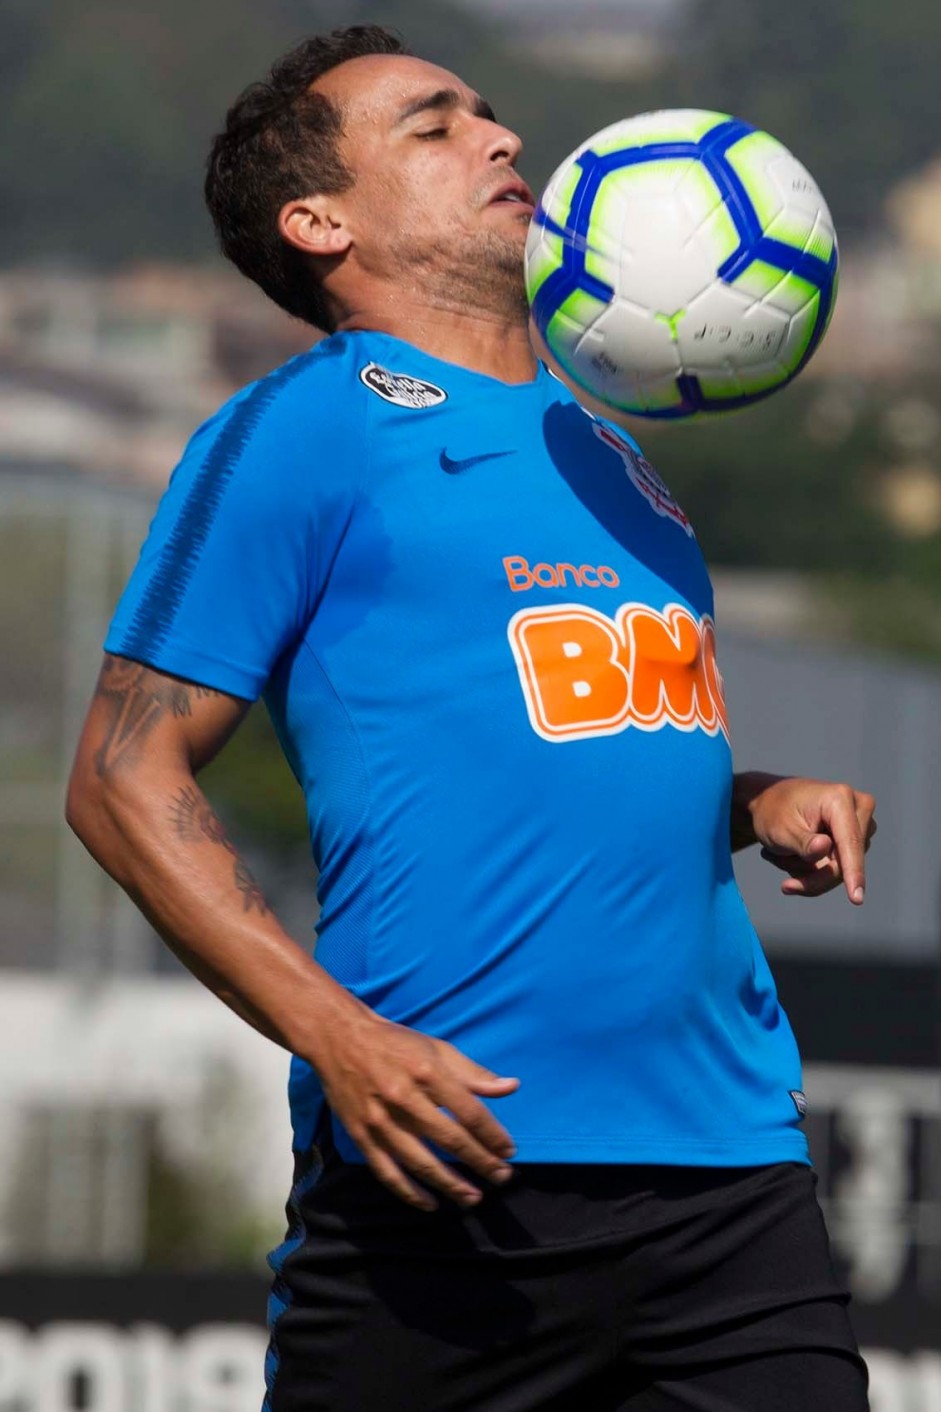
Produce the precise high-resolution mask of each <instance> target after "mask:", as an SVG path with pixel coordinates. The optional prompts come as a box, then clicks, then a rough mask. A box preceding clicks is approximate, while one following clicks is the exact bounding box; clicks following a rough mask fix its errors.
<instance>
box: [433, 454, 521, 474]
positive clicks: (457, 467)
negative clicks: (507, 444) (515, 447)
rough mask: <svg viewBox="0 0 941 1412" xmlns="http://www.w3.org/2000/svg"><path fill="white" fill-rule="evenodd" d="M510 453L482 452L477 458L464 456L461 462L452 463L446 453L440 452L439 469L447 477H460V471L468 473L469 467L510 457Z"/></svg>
mask: <svg viewBox="0 0 941 1412" xmlns="http://www.w3.org/2000/svg"><path fill="white" fill-rule="evenodd" d="M512 455H513V452H512V451H484V452H482V453H481V455H479V456H465V457H464V459H463V460H461V461H452V459H451V457H450V456H449V455H448V453H447V452H446V451H442V452H441V456H440V458H439V459H440V461H441V469H442V470H443V471H447V473H448V475H449V476H457V475H460V473H461V471H469V470H470V468H471V466H479V465H480V463H481V461H495V460H496V459H497V458H498V457H499V456H512Z"/></svg>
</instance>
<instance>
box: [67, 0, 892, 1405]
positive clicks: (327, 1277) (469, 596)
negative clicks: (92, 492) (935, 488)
mask: <svg viewBox="0 0 941 1412" xmlns="http://www.w3.org/2000/svg"><path fill="white" fill-rule="evenodd" d="M519 154H520V142H519V139H518V138H517V137H516V136H515V135H514V134H513V133H512V132H510V131H508V130H507V129H506V128H505V127H503V126H502V125H501V124H500V123H499V121H498V120H497V118H496V117H495V116H494V114H493V113H492V112H491V110H490V108H489V107H488V106H487V104H486V102H485V101H484V100H483V99H482V98H481V97H479V96H478V95H477V94H476V93H475V92H473V91H472V90H471V89H470V88H468V86H467V85H466V84H465V83H463V82H462V81H461V80H460V79H459V78H458V77H456V76H455V75H454V74H451V73H448V72H446V71H444V70H442V69H440V68H437V67H435V66H434V65H432V64H429V63H426V62H423V61H422V60H420V59H418V58H415V57H413V56H411V55H410V54H409V53H407V52H406V51H405V49H404V48H403V46H402V45H401V43H400V42H399V40H398V39H397V38H395V37H394V36H392V35H391V34H389V33H388V32H386V31H385V30H383V29H381V28H378V27H373V26H363V27H354V28H349V29H346V30H343V31H337V32H336V33H335V34H333V35H332V36H330V37H325V38H316V39H312V40H310V41H308V42H306V43H304V44H302V45H301V46H300V47H299V48H298V49H296V50H295V51H293V52H292V53H291V54H289V55H287V56H286V57H285V58H284V59H283V60H282V61H281V62H279V63H278V64H277V65H276V67H275V68H274V70H273V71H272V73H271V75H270V76H269V78H268V80H267V81H266V82H265V83H263V84H258V85H255V86H253V87H252V88H250V89H249V90H248V91H247V92H246V93H245V94H243V95H242V97H241V98H240V99H239V100H238V101H237V102H236V104H235V105H234V106H233V108H232V109H231V111H230V112H229V114H228V118H227V122H226V127H225V131H224V132H223V133H222V134H221V135H220V136H219V137H217V138H216V140H215V143H214V145H213V149H212V154H211V159H210V164H209V174H208V179H207V196H208V202H209V207H210V210H211V212H212V214H213V218H214V220H215V223H216V226H217V228H218V231H219V235H220V238H221V241H222V246H223V249H224V251H225V253H226V254H227V255H228V256H229V257H230V258H231V259H232V260H233V261H234V262H235V263H236V264H237V265H238V267H239V268H240V269H241V270H242V271H243V272H244V273H245V274H246V275H248V277H249V278H251V279H253V280H255V281H256V282H257V283H258V284H259V285H261V287H262V288H263V289H264V290H265V291H266V292H267V293H268V294H269V295H270V296H271V297H272V298H273V299H275V300H276V301H277V302H278V303H279V304H280V305H281V306H282V307H283V308H285V309H286V310H287V311H288V312H289V313H291V314H293V315H296V316H297V317H300V318H302V319H306V320H307V321H308V322H310V323H311V324H312V325H315V326H317V327H318V328H320V329H325V330H328V331H329V333H330V336H329V337H328V338H326V339H325V340H324V341H322V342H320V343H319V344H317V346H316V347H314V348H313V350H312V351H311V352H310V353H308V354H304V355H302V356H300V357H298V358H295V359H293V360H292V361H291V362H289V363H288V364H286V365H285V366H284V367H282V368H280V369H278V370H277V371H276V372H274V373H272V374H271V375H270V376H269V377H267V378H264V379H262V380H261V381H260V382H258V383H256V384H254V385H253V386H251V387H248V388H246V389H244V390H243V391H242V392H240V393H239V394H238V395H237V396H236V397H234V398H233V399H232V400H231V402H229V403H228V404H227V405H226V406H225V407H223V408H222V410H221V411H220V412H219V413H218V414H217V415H216V416H215V417H214V418H212V419H211V420H210V421H209V422H208V423H207V424H206V425H205V426H203V427H202V428H200V430H199V431H197V432H196V434H195V436H194V437H193V439H192V441H191V442H190V444H189V446H188V448H187V450H186V452H185V454H184V457H183V460H182V462H181V464H180V465H179V466H178V467H177V469H176V471H175V472H174V475H173V478H172V480H171V483H170V486H169V489H168V490H167V493H166V495H165V496H164V498H163V501H162V502H161V505H160V508H159V510H158V512H157V515H156V518H155V520H154V523H153V525H152V528H151V531H150V535H149V537H148V539H147V541H146V543H145V545H144V548H143V551H142V553H141V558H140V561H139V563H138V565H137V567H136V569H135V571H134V573H133V575H132V578H131V581H130V584H129V585H128V588H127V590H126V592H125V594H124V596H123V598H122V599H121V602H120V604H119V606H118V609H117V612H116V615H115V618H114V621H113V623H112V625H111V628H110V631H109V633H108V637H107V641H106V644H105V650H106V656H105V660H104V665H103V668H102V671H101V676H100V680H99V683H98V687H97V691H96V694H95V697H94V700H93V702H92V704H91V707H90V711H89V715H88V720H87V724H86V727H85V731H84V734H83V737H82V741H81V743H80V746H79V749H78V754H77V758H76V763H75V768H74V773H73V780H72V784H71V788H70V794H69V805H68V811H69V818H70V821H71V822H72V824H73V827H74V828H75V829H76V831H77V832H78V833H79V835H80V837H81V838H82V839H83V841H84V842H85V844H86V845H87V847H88V848H89V849H90V850H91V852H92V853H93V854H94V856H95V857H96V858H97V859H98V860H99V861H100V862H101V863H102V864H103V866H104V867H105V868H107V869H108V871H109V872H110V873H111V874H112V875H113V876H114V877H115V878H116V879H117V880H118V882H119V883H121V884H122V885H123V886H124V887H125V888H126V889H127V891H128V892H129V893H130V895H131V896H132V897H133V898H134V899H135V900H136V902H137V903H138V904H139V906H140V907H141V908H142V909H143V911H144V912H145V913H146V914H147V916H148V917H149V918H150V919H151V921H152V922H153V923H154V925H155V926H156V927H157V929H158V930H159V931H160V932H161V933H162V935H163V936H164V937H165V939H166V941H167V942H168V944H169V945H170V946H171V947H172V948H173V950H174V951H175V952H176V953H177V955H179V956H180V957H181V958H182V960H183V961H184V962H185V963H186V965H187V966H188V967H189V968H190V970H191V971H192V972H193V973H194V974H195V975H196V976H197V977H198V978H199V979H200V980H201V981H203V982H204V983H205V984H206V985H208V986H209V987H210V988H211V989H212V990H213V991H215V993H216V994H217V995H218V996H219V997H220V998H221V999H222V1000H224V1001H225V1002H226V1003H227V1004H228V1005H230V1006H232V1008H233V1009H234V1010H236V1011H237V1012H238V1013H239V1014H240V1015H242V1016H244V1017H245V1018H246V1019H247V1020H248V1021H249V1022H250V1023H251V1024H252V1025H254V1026H255V1027H256V1028H257V1029H258V1030H260V1031H261V1032H262V1033H263V1034H265V1035H267V1036H269V1037H270V1038H272V1039H274V1040H275V1041H277V1042H278V1043H280V1044H281V1045H283V1046H284V1047H285V1048H286V1049H288V1050H290V1052H291V1053H292V1055H293V1056H294V1058H293V1061H292V1074H291V1083H290V1097H291V1109H292V1116H293V1124H294V1134H295V1149H296V1158H297V1182H296V1185H295V1187H294V1190H293V1192H292V1195H291V1198H290V1203H289V1220H290V1227H289V1231H288V1237H287V1239H286V1241H285V1243H284V1244H283V1245H282V1246H281V1247H280V1248H279V1249H278V1250H277V1251H276V1252H275V1253H274V1255H273V1256H272V1257H271V1260H272V1264H273V1267H274V1269H275V1272H276V1274H275V1284H274V1288H273V1293H272V1298H271V1308H270V1322H271V1331H272V1340H271V1352H270V1357H269V1361H268V1383H269V1394H268V1399H269V1400H268V1406H269V1407H270V1409H271V1412H319V1410H320V1409H323V1412H326V1410H327V1409H330V1412H378V1409H380V1408H382V1409H387V1408H397V1409H399V1408H400V1409H402V1410H403V1412H457V1409H475V1412H528V1410H529V1409H533V1412H535V1409H550V1408H555V1409H567V1408H571V1409H584V1412H609V1410H610V1412H614V1409H625V1412H673V1409H701V1412H718V1409H723V1412H758V1409H760V1412H796V1410H797V1409H818V1408H824V1407H825V1408H827V1412H861V1409H863V1408H865V1406H866V1394H865V1373H864V1370H863V1366H862V1363H861V1360H860V1358H859V1354H858V1351H857V1348H856V1344H855V1342H854V1339H853V1335H852V1332H851V1330H850V1327H849V1324H848V1322H847V1315H846V1308H845V1304H846V1296H845V1293H844V1292H843V1290H842V1289H841V1287H840V1285H839V1283H838V1282H837V1280H836V1278H835V1276H834V1273H833V1270H832V1268H831V1265H830V1260H829V1255H828V1250H827V1242H826V1235H825V1232H824V1229H823V1224H822V1220H821V1216H820V1213H819V1210H818V1208H817V1206H816V1203H815V1199H814V1194H813V1184H814V1178H813V1174H812V1171H811V1168H810V1166H809V1162H808V1153H807V1145H806V1141H805V1138H804V1136H803V1133H802V1130H801V1127H800V1124H801V1119H802V1117H803V1114H804V1108H805V1102H804V1096H803V1094H802V1093H801V1091H800V1090H801V1079H800V1065H799V1060H798V1055H797V1052H796V1048H795V1044H794V1040H793V1037H792V1035H791V1031H790V1029H789V1026H788V1023H787V1020H786V1018H785V1016H784V1014H783V1013H782V1011H781V1009H780V1007H779V1005H778V1001H777V998H776V995H775V990H774V985H773V982H772V979H771V976H770V974H769V971H768V967H767V965H766V962H765V960H764V958H763V955H762V952H761V948H760V946H759V943H758V941H757V938H756V937H755V934H754V931H753V929H752V927H751V925H750V923H749V920H748V917H747V915H746V913H745V910H744V907H743V904H742V901H741V898H740V896H739V893H738V891H737V889H736V886H735V880H734V877H733V872H732V863H731V849H732V848H733V847H740V846H744V845H746V844H754V843H758V844H760V845H761V846H762V848H763V850H764V851H765V853H766V855H767V856H768V858H769V859H770V860H771V861H773V862H775V863H776V864H777V866H778V867H779V868H781V869H783V871H784V872H785V873H786V874H787V878H786V880H785V881H784V883H783V887H784V890H785V891H786V892H789V893H792V894H795V895H803V896H811V895H815V894H818V893H821V892H824V891H826V890H827V889H829V888H832V887H835V886H837V885H838V884H840V883H842V884H843V885H844V886H845V888H846V890H847V893H848V894H849V897H850V899H851V901H852V902H854V903H859V902H861V901H862V898H863V887H864V867H863V865H864V851H865V847H866V845H867V843H868V840H869V837H870V836H871V833H872V831H873V828H874V824H873V807H874V806H873V800H872V799H871V797H870V796H869V795H867V794H864V793H861V792H858V791H855V790H853V789H852V788H850V787H849V786H847V785H840V784H830V783H826V782H820V781H815V780H805V779H799V778H780V777H775V776H770V775H764V774H756V773H748V774H739V775H736V776H734V777H733V774H732V766H731V756H730V751H729V743H728V721H727V716H726V709H725V702H724V698H723V692H722V680H721V676H720V674H719V671H718V667H717V665H716V649H715V632H714V627H713V622H712V616H711V614H712V594H711V589H710V584H709V579H708V576H707V573H706V569H705V567H704V565H703V561H702V558H701V556H700V554H699V551H698V549H697V546H696V541H695V539H694V537H693V534H692V531H691V528H690V526H689V524H688V522H687V520H686V517H685V516H684V515H683V512H682V510H681V509H680V508H679V506H677V504H676V502H675V501H674V500H673V498H672V496H671V495H670V493H669V491H668V490H667V489H666V487H665V486H664V484H663V482H662V481H661V480H660V479H659V477H658V476H657V474H656V472H655V471H654V470H653V468H652V467H651V466H650V465H649V463H648V462H647V461H646V460H645V459H644V457H643V456H642V454H641V453H640V450H639V448H638V447H637V446H636V443H634V442H633V441H632V439H631V438H630V437H629V436H627V435H626V434H624V433H622V432H620V431H618V430H617V429H616V428H614V427H611V426H609V425H608V424H607V423H605V422H604V421H602V420H599V419H597V418H595V417H593V416H592V415H591V414H590V413H589V412H587V411H585V410H583V409H582V408H581V407H580V405H579V404H578V402H577V401H576V400H575V399H574V397H573V396H572V395H571V394H570V393H569V391H568V390H567V388H566V387H565V386H564V385H563V384H562V383H561V382H559V381H558V380H557V379H556V378H554V377H553V376H552V375H551V374H550V373H549V372H548V371H547V370H546V368H545V367H543V366H542V365H540V364H539V363H538V361H537V359H536V357H535V356H534V353H533V349H532V346H531V343H530V339H529V334H528V325H527V307H526V301H525V298H524V293H523V287H522V252H523V245H524V240H525V236H526V229H527V224H528V222H529V219H530V216H531V214H532V196H531V194H530V192H529V190H528V188H527V187H526V186H525V184H524V183H523V182H522V181H521V179H520V178H519V176H518V175H517V171H516V164H517V159H518V157H519ZM261 693H264V695H265V698H266V701H267V704H268V709H269V710H270V712H271V715H272V717H273V720H274V723H275V726H276V728H277V731H278V734H279V736H280V739H281V741H282V744H283V746H284V749H285V752H286V754H287V757H288V759H289V761H290V763H291V765H292V767H293V769H294V772H295V774H296V775H297V778H298V781H299V783H300V785H301V787H302V789H303V790H304V793H305V797H306V800H307V807H308V812H309V819H310V831H311V837H312V843H313V849H314V855H315V858H316V862H317V866H318V869H319V893H320V902H321V908H322V910H321V918H320V924H319V936H318V940H317V947H316V959H314V958H313V957H312V956H311V955H308V954H307V953H306V952H305V951H304V950H302V949H301V948H300V947H298V946H297V945H296V944H295V943H294V942H293V941H292V940H291V939H290V938H289V937H288V936H287V935H286V934H285V933H284V931H283V930H282V929H281V927H280V926H279V924H278V922H277V920H276V918H275V917H274V916H273V915H272V913H271V911H270V910H269V908H268V906H267V904H266V902H265V898H264V895H263V893H262V891H261V889H260V887H259V886H258V884H257V883H256V881H255V880H254V878H253V877H252V876H251V874H250V872H249V870H248V868H247V867H246V866H245V863H244V862H243V861H242V859H241V858H240V856H239V854H238V851H237V849H236V847H235V845H234V844H233V843H232V842H230V841H229V839H228V838H227V837H226V835H225V833H224V831H223V829H222V826H221V825H220V823H219V821H218V819H217V818H216V816H215V814H214V813H213V810H212V808H211V807H210V805H209V804H208V802H207V800H206V798H205V796H204V795H203V793H202V792H201V790H200V787H199V785H198V783H197V781H196V776H197V774H198V772H199V769H200V767H201V766H203V765H204V764H205V763H206V762H207V761H208V760H210V759H211V758H212V757H213V756H214V755H215V754H216V752H217V751H218V750H219V749H220V748H221V747H222V746H223V745H224V744H225V742H226V740H227V739H228V737H229V736H230V735H231V733H232V732H233V731H234V730H235V729H236V728H237V726H238V724H239V721H240V720H241V719H242V717H243V715H244V714H245V712H246V710H247V709H248V704H249V703H250V702H251V701H253V700H254V699H255V698H256V697H258V696H259V695H260V694H261Z"/></svg>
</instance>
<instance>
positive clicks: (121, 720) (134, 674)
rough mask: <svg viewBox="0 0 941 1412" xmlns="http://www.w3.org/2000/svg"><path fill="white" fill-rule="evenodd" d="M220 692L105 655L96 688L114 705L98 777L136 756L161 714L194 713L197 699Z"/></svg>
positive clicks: (98, 762) (98, 753)
mask: <svg viewBox="0 0 941 1412" xmlns="http://www.w3.org/2000/svg"><path fill="white" fill-rule="evenodd" d="M219 695H220V693H219V692H218V691H213V690H212V689H211V688H210V687H208V686H197V685H196V684H195V683H193V682H184V681H178V680H176V679H175V678H174V677H167V676H164V675H163V674H162V673H159V672H152V671H151V670H150V669H149V668H148V667H142V666H141V665H140V663H139V662H129V661H128V660H127V659H126V658H124V657H111V656H106V657H105V660H104V665H103V666H102V669H101V675H100V677H99V678H98V685H97V687H96V688H95V696H96V697H97V698H99V699H101V700H105V701H107V702H108V705H109V706H110V707H111V719H110V721H109V722H108V726H107V729H106V731H105V738H104V740H103V741H102V743H101V745H100V746H99V747H98V750H97V751H96V753H95V769H96V770H97V772H98V776H99V778H103V777H104V776H105V775H107V774H108V773H110V771H111V770H113V769H115V768H116V767H117V766H119V765H122V764H125V763H127V762H129V761H133V760H134V759H136V758H137V757H138V756H139V754H140V750H141V747H142V746H143V744H144V742H145V740H146V739H147V737H148V736H149V735H150V733H151V731H152V730H153V728H154V726H155V725H156V724H157V722H158V721H159V720H160V719H161V717H162V716H165V715H167V713H168V712H169V714H170V715H171V716H177V717H180V716H191V715H192V714H193V702H194V701H199V700H202V699H203V698H204V697H209V696H219Z"/></svg>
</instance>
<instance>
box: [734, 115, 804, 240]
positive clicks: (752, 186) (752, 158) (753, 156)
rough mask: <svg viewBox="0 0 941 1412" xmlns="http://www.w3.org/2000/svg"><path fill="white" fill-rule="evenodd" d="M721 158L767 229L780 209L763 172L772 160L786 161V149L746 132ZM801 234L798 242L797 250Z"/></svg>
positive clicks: (778, 198)
mask: <svg viewBox="0 0 941 1412" xmlns="http://www.w3.org/2000/svg"><path fill="white" fill-rule="evenodd" d="M725 155H726V159H727V160H728V162H729V165H730V166H731V167H732V169H733V171H735V173H736V174H737V175H738V176H739V177H740V178H741V181H742V185H743V186H744V187H745V190H746V192H747V193H748V199H749V201H750V202H751V203H752V205H753V206H754V208H755V214H756V215H757V217H758V219H759V221H760V222H761V224H762V225H763V226H764V227H765V228H766V229H767V227H768V226H770V224H771V222H772V221H773V220H774V218H775V216H776V215H778V213H779V212H780V210H781V206H782V197H781V194H780V192H779V191H778V189H777V187H776V185H775V183H774V181H773V180H772V178H771V177H770V176H769V175H768V170H767V168H768V164H769V163H770V162H772V161H773V160H774V158H775V157H787V156H788V155H789V153H788V151H787V149H786V148H785V147H782V146H781V144H780V142H778V141H777V139H776V138H774V137H771V136H770V135H769V134H768V133H766V132H750V133H749V134H748V136H747V137H743V138H742V139H741V140H740V141H739V142H734V143H733V144H732V146H731V147H730V148H729V150H728V151H727V152H726V154H725ZM805 234H806V232H804V234H802V235H801V238H800V241H799V242H798V243H799V245H800V247H801V248H802V247H803V244H804V235H805Z"/></svg>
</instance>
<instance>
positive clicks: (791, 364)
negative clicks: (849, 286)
mask: <svg viewBox="0 0 941 1412" xmlns="http://www.w3.org/2000/svg"><path fill="white" fill-rule="evenodd" d="M831 308H832V305H831ZM819 317H820V291H819V290H817V291H816V292H815V294H814V296H813V298H812V299H810V300H809V301H808V302H807V303H806V304H805V305H804V307H803V309H801V311H800V313H799V314H798V315H796V316H795V318H794V320H793V321H792V327H793V326H794V325H796V326H797V327H798V328H799V330H800V337H799V339H798V340H797V341H796V342H795V343H794V344H793V346H792V347H791V348H790V349H789V350H788V356H787V358H786V360H785V361H786V362H787V367H788V371H789V372H794V371H795V370H796V368H797V367H798V365H799V363H800V361H801V359H802V358H803V356H804V354H805V353H806V352H807V349H808V348H809V347H810V343H811V340H812V339H813V336H814V334H815V333H816V331H817V320H818V319H819Z"/></svg>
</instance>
